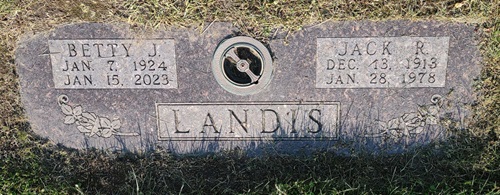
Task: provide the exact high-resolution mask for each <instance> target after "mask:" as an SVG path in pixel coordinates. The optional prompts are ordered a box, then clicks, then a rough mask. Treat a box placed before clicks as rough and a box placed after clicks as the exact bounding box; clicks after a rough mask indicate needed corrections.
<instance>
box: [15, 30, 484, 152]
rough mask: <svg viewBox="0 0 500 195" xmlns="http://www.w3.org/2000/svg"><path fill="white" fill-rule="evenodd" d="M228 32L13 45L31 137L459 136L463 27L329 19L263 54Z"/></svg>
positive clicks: (135, 146)
mask: <svg viewBox="0 0 500 195" xmlns="http://www.w3.org/2000/svg"><path fill="white" fill-rule="evenodd" d="M236 34H238V29H237V28H235V27H233V26H232V25H231V24H229V23H213V24H212V25H210V26H208V27H207V28H206V29H204V30H203V31H200V30H197V29H176V28H171V29H168V30H158V31H154V32H142V31H140V30H135V31H134V30H133V29H131V28H129V27H128V26H127V25H116V24H115V25H111V24H100V23H83V24H70V25H65V26H60V27H58V28H56V29H54V30H51V31H49V32H44V33H37V34H35V35H27V36H25V38H23V39H22V40H21V41H20V42H19V43H18V48H17V50H16V64H17V68H18V73H19V76H20V85H21V98H22V103H23V104H24V107H25V111H26V115H27V116H28V118H29V121H30V124H31V127H32V129H33V131H34V132H35V133H36V134H38V135H40V136H42V137H46V138H48V139H49V140H51V141H53V142H54V143H58V144H62V145H64V146H67V147H71V148H77V149H85V148H99V149H111V150H128V151H148V150H155V149H158V148H164V149H166V150H168V151H170V152H173V153H177V154H186V153H204V152H216V151H221V150H230V149H235V148H239V149H243V150H245V151H248V152H250V153H262V152H279V153H281V152H284V153H297V152H305V153H308V152H311V151H319V150H322V151H334V152H339V153H349V152H351V151H359V150H368V151H373V152H401V151H404V150H406V149H407V148H410V147H414V146H419V145H425V144H428V143H430V142H434V141H440V140H444V139H446V138H447V137H449V136H450V135H452V134H453V133H454V131H456V130H458V131H459V130H461V129H464V128H467V125H468V120H469V119H470V114H471V113H470V108H469V106H470V105H471V104H472V103H473V102H474V100H475V95H474V91H473V88H472V86H473V81H474V79H475V78H477V77H478V75H479V70H480V68H481V67H480V57H479V52H478V49H477V45H476V44H477V41H476V40H475V39H476V36H477V35H476V34H475V33H474V27H473V26H470V25H466V24H460V23H441V22H412V21H387V22H369V21H357V22H329V23H323V24H320V25H316V26H311V27H306V28H304V29H303V30H301V31H298V32H294V33H291V34H287V33H286V32H277V33H276V36H275V37H272V39H271V40H270V41H269V42H268V43H267V44H263V43H261V42H259V41H257V40H255V39H253V38H251V37H246V36H236ZM285 37H286V39H285Z"/></svg>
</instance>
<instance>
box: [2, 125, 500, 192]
mask: <svg viewBox="0 0 500 195" xmlns="http://www.w3.org/2000/svg"><path fill="white" fill-rule="evenodd" d="M4 128H6V127H5V126H4ZM10 128H13V129H11V130H10V131H2V164H1V165H2V166H1V167H2V175H1V177H2V182H1V184H2V188H1V189H2V191H4V192H7V193H27V192H35V193H41V192H48V193H55V192H58V193H80V192H81V193H84V194H135V193H137V194H141V193H144V194H171V193H207V192H209V193H215V194H235V193H251V194H253V193H255V194H263V193H264V194H268V193H276V194H280V193H289V194H303V193H314V194H317V193H354V194H360V193H376V194H389V193H397V194H399V193H460V192H462V193H463V192H466V193H499V192H500V188H499V187H498V184H497V182H498V181H497V179H495V178H500V170H499V169H498V167H499V166H500V163H499V161H498V159H496V160H495V158H498V156H500V155H499V154H498V151H499V150H498V149H499V146H500V143H499V141H498V140H494V139H493V138H485V139H480V138H476V137H474V136H472V135H460V136H456V137H452V138H450V139H449V140H448V141H447V142H442V143H434V144H430V145H427V146H423V147H419V148H415V149H414V150H412V151H409V152H407V153H403V154H392V155H383V154H382V155H376V156H375V155H369V154H354V155H352V156H350V157H347V156H339V155H336V154H334V153H330V152H317V153H314V154H311V155H310V156H307V157H306V156H292V155H285V154H281V155H264V156H261V157H251V156H249V155H247V154H246V153H245V152H244V151H242V150H233V151H228V152H222V153H212V154H206V155H203V156H188V155H185V156H174V155H171V154H168V153H167V152H165V151H161V150H157V151H156V152H148V153H143V154H137V153H126V152H124V153H120V152H114V153H107V152H105V151H102V150H93V149H88V150H85V151H78V150H73V149H68V148H64V147H62V146H54V145H51V144H50V143H49V142H48V141H47V140H43V139H40V138H37V137H33V136H32V134H30V133H28V132H26V131H25V130H24V129H29V126H28V124H26V123H18V124H14V125H11V126H10ZM6 132H11V133H10V134H8V133H6ZM23 136H24V137H25V138H23V139H19V137H23ZM14 137H17V140H24V141H18V142H17V143H7V142H6V140H12V138H14ZM10 144H12V145H10ZM39 146H43V147H39ZM478 165H481V166H478Z"/></svg>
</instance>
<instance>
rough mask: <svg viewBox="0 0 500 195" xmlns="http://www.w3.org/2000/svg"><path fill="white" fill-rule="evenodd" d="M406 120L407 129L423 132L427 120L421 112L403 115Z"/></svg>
mask: <svg viewBox="0 0 500 195" xmlns="http://www.w3.org/2000/svg"><path fill="white" fill-rule="evenodd" d="M401 118H402V119H403V121H404V124H405V126H406V129H407V131H409V132H414V133H421V132H422V131H423V130H424V126H425V120H423V117H422V116H421V115H420V114H419V113H415V112H412V113H406V114H403V116H402V117H401Z"/></svg>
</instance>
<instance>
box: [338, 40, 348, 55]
mask: <svg viewBox="0 0 500 195" xmlns="http://www.w3.org/2000/svg"><path fill="white" fill-rule="evenodd" d="M343 43H344V52H342V53H339V56H345V54H347V42H343Z"/></svg>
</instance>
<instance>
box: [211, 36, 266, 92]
mask: <svg viewBox="0 0 500 195" xmlns="http://www.w3.org/2000/svg"><path fill="white" fill-rule="evenodd" d="M212 72H213V73H214V76H215V79H216V80H217V82H218V83H219V84H220V85H221V86H222V88H224V89H225V90H226V91H229V92H231V93H233V94H237V95H250V94H255V93H258V92H260V91H261V90H262V89H264V88H265V87H266V86H267V85H268V84H269V82H270V81H271V76H272V72H273V66H272V59H271V54H269V51H268V50H267V48H266V47H265V46H264V45H263V44H262V43H260V42H259V41H257V40H255V39H253V38H250V37H233V38H230V39H227V40H225V41H223V42H222V43H220V44H219V46H217V49H216V50H215V53H214V57H213V61H212Z"/></svg>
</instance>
